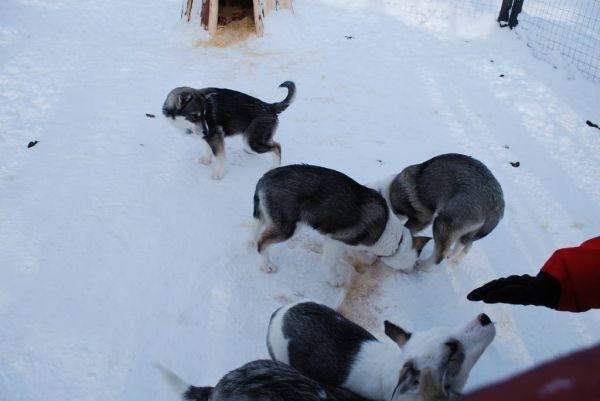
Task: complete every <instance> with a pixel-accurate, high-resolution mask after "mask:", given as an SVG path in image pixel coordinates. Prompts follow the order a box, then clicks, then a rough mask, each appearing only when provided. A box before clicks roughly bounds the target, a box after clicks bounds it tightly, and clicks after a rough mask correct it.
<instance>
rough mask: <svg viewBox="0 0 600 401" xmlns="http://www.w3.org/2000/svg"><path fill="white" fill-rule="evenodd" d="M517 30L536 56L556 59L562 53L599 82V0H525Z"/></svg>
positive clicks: (586, 74) (570, 61) (585, 73)
mask: <svg viewBox="0 0 600 401" xmlns="http://www.w3.org/2000/svg"><path fill="white" fill-rule="evenodd" d="M516 32H517V33H518V34H519V35H522V36H523V38H524V39H525V41H526V42H527V44H528V45H529V47H531V49H533V51H534V53H535V54H536V56H541V57H543V58H545V59H547V60H549V61H551V62H553V61H555V60H556V58H557V56H558V55H560V56H562V57H563V58H565V59H566V60H567V62H568V63H569V64H570V65H572V66H573V67H575V68H576V69H577V70H578V71H579V72H580V74H581V75H582V76H583V77H585V78H587V79H589V80H591V81H593V82H600V0H526V1H525V3H524V5H523V12H522V13H521V14H520V15H519V29H518V30H516Z"/></svg>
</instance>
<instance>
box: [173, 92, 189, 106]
mask: <svg viewBox="0 0 600 401" xmlns="http://www.w3.org/2000/svg"><path fill="white" fill-rule="evenodd" d="M190 100H192V94H191V93H189V92H183V93H180V94H179V95H177V105H176V106H177V109H179V110H181V109H183V107H184V106H185V105H186V104H187V103H188V102H189V101H190Z"/></svg>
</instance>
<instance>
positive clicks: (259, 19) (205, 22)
mask: <svg viewBox="0 0 600 401" xmlns="http://www.w3.org/2000/svg"><path fill="white" fill-rule="evenodd" d="M194 3H196V4H194ZM199 3H201V4H199ZM199 6H200V7H199ZM291 6H292V0H185V3H184V7H185V8H184V11H183V13H182V18H185V19H186V20H187V21H188V22H190V21H192V20H194V19H195V18H194V16H195V15H198V14H199V16H200V23H201V24H202V27H203V28H204V29H206V30H207V31H208V33H209V34H210V36H211V37H214V36H215V35H216V34H217V32H218V31H221V30H227V29H228V27H231V28H233V29H235V28H238V27H239V26H244V27H245V28H248V29H250V30H252V31H254V32H255V33H256V35H257V36H262V34H263V19H264V17H265V16H266V15H268V14H269V12H271V11H276V10H281V9H287V8H291ZM197 7H199V8H200V10H199V13H198V10H197V9H196V8H197Z"/></svg>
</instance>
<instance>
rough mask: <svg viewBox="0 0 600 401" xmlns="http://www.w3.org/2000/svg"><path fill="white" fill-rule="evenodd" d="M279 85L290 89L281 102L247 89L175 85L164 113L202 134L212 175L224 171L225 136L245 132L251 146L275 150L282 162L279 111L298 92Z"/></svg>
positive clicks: (259, 150)
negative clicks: (277, 139) (278, 139)
mask: <svg viewBox="0 0 600 401" xmlns="http://www.w3.org/2000/svg"><path fill="white" fill-rule="evenodd" d="M279 86H280V87H285V88H287V90H288V94H287V96H286V98H285V99H284V100H283V101H281V102H278V103H265V102H263V101H262V100H260V99H257V98H255V97H252V96H250V95H246V94H245V93H242V92H238V91H234V90H230V89H220V88H204V89H194V88H189V87H180V88H175V89H173V90H172V91H171V92H170V93H169V95H168V96H167V99H166V100H165V103H164V105H163V114H164V116H165V117H167V119H168V120H169V121H170V122H172V123H173V124H174V125H175V126H176V127H177V128H179V129H181V130H183V131H184V132H186V133H189V134H192V133H195V134H199V135H202V139H204V141H203V143H204V144H205V146H204V148H205V149H204V155H203V156H202V157H201V158H200V163H202V164H210V163H211V162H212V158H213V156H214V157H215V158H216V163H215V165H214V169H213V172H212V178H213V179H221V178H223V176H224V175H225V170H226V165H225V164H226V162H225V142H224V138H225V137H226V136H232V135H236V134H242V135H243V136H244V139H245V140H246V144H247V145H248V147H249V148H250V150H252V151H254V152H256V153H266V152H272V153H273V166H274V167H277V166H279V165H280V164H281V146H280V145H279V143H277V142H275V141H274V140H273V136H274V135H275V131H276V130H277V125H278V124H279V119H278V117H277V116H278V115H279V114H280V113H281V112H283V111H284V110H285V109H287V108H288V106H289V105H290V103H291V102H292V100H293V99H294V96H295V93H296V85H294V83H293V82H291V81H285V82H284V83H282V84H281V85H279Z"/></svg>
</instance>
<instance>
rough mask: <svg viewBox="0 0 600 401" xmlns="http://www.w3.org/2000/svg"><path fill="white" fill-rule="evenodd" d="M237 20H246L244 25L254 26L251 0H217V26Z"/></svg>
mask: <svg viewBox="0 0 600 401" xmlns="http://www.w3.org/2000/svg"><path fill="white" fill-rule="evenodd" d="M244 20H246V21H244ZM238 21H244V22H246V25H251V27H252V28H254V2H253V0H221V1H219V17H218V19H217V23H218V26H220V27H221V26H226V25H229V24H232V23H234V22H238Z"/></svg>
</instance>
